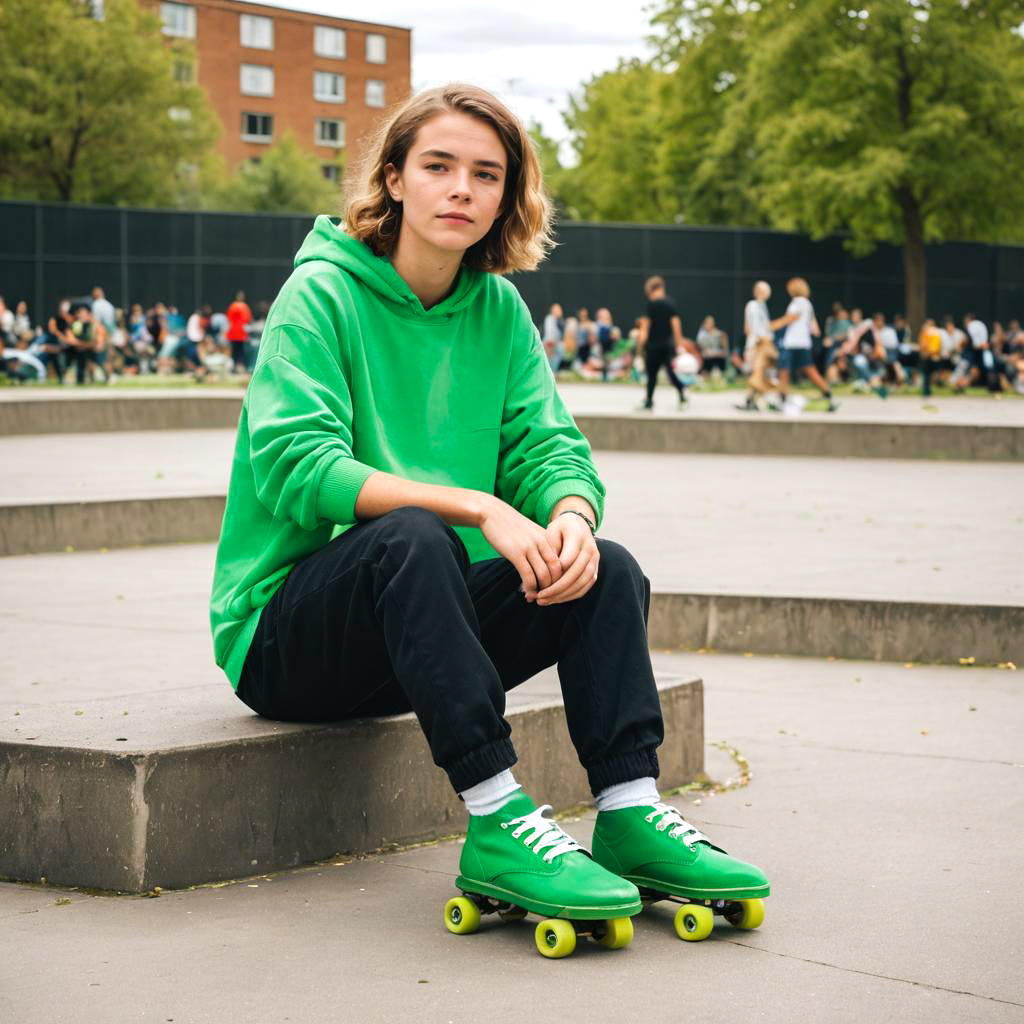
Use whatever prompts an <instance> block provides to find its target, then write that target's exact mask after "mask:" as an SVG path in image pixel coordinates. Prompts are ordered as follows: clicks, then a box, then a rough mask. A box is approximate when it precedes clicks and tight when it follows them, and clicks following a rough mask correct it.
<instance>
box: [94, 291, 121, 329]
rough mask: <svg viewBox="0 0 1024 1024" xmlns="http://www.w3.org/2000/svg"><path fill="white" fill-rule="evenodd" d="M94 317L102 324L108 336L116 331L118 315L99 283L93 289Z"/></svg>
mask: <svg viewBox="0 0 1024 1024" xmlns="http://www.w3.org/2000/svg"><path fill="white" fill-rule="evenodd" d="M92 318H93V320H95V321H96V323H98V324H100V325H102V327H103V330H105V331H106V332H107V335H108V336H109V335H111V334H113V333H114V328H115V327H116V326H117V316H116V314H115V312H114V307H113V306H112V305H111V303H110V300H109V299H107V297H106V296H105V295H104V294H103V289H102V288H100V287H99V285H97V286H96V287H95V288H93V290H92Z"/></svg>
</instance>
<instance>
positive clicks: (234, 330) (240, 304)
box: [227, 292, 252, 373]
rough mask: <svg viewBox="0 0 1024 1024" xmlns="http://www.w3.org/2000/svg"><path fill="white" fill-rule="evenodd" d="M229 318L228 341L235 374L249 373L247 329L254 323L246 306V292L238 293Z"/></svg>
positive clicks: (231, 306)
mask: <svg viewBox="0 0 1024 1024" xmlns="http://www.w3.org/2000/svg"><path fill="white" fill-rule="evenodd" d="M227 318H228V330H227V340H228V342H229V343H230V345H231V362H232V363H233V364H234V368H235V373H248V372H249V353H248V352H247V351H246V342H247V341H248V340H249V332H248V330H247V329H246V328H247V327H248V326H249V324H251V323H252V310H251V309H249V307H248V306H247V305H246V304H245V292H238V294H237V295H236V296H235V301H234V302H232V303H231V305H230V306H228V310H227Z"/></svg>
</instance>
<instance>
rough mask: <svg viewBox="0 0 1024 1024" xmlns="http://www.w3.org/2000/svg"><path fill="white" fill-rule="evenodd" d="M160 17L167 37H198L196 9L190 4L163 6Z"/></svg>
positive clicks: (161, 6)
mask: <svg viewBox="0 0 1024 1024" xmlns="http://www.w3.org/2000/svg"><path fill="white" fill-rule="evenodd" d="M160 17H161V19H162V20H163V23H164V35H165V36H181V37H182V38H184V39H195V37H196V9H195V8H194V7H191V6H190V5H189V4H161V5H160Z"/></svg>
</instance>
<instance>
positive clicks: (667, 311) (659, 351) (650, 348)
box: [637, 276, 698, 411]
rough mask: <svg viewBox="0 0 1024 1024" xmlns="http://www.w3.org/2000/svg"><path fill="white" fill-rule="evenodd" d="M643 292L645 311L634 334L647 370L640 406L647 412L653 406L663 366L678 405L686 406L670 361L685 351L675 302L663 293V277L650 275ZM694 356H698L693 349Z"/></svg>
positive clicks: (680, 385)
mask: <svg viewBox="0 0 1024 1024" xmlns="http://www.w3.org/2000/svg"><path fill="white" fill-rule="evenodd" d="M644 294H645V295H646V296H647V312H646V315H645V316H644V317H643V318H642V319H641V322H640V333H639V335H638V337H637V349H638V353H642V354H643V357H644V367H645V369H646V370H647V397H646V398H645V399H644V403H643V405H641V406H640V408H641V409H643V410H647V411H650V410H652V409H653V408H654V388H655V385H656V384H657V383H658V371H659V370H661V369H662V367H664V369H665V373H666V374H667V375H668V379H669V381H670V382H671V384H672V387H674V388H675V389H676V391H677V392H678V394H679V408H680V409H683V408H685V407H686V386H685V385H684V384H683V382H682V381H681V380H680V379H679V378H678V377H677V376H676V371H675V370H674V369H673V367H672V360H673V359H675V356H676V353H677V352H682V351H684V350H686V347H687V346H686V342H685V339H684V338H683V326H682V321H681V320H680V319H679V311H678V310H677V309H676V304H675V303H674V302H673V301H672V300H671V299H670V298H669V297H668V296H667V295H666V294H665V280H664V278H661V277H657V276H655V277H649V278H648V279H647V280H646V282H645V283H644ZM693 355H695V356H696V355H698V353H697V352H696V351H694V352H693Z"/></svg>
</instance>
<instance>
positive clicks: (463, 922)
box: [444, 896, 480, 935]
mask: <svg viewBox="0 0 1024 1024" xmlns="http://www.w3.org/2000/svg"><path fill="white" fill-rule="evenodd" d="M444 926H445V928H447V929H448V931H450V932H451V933H452V934H454V935H469V934H470V933H471V932H475V931H476V930H477V928H479V927H480V910H479V909H478V907H477V905H476V904H475V903H474V902H473V901H472V900H470V899H467V898H466V897H465V896H454V897H453V898H452V899H450V900H449V901H448V902H447V903H446V904H445V905H444Z"/></svg>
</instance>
